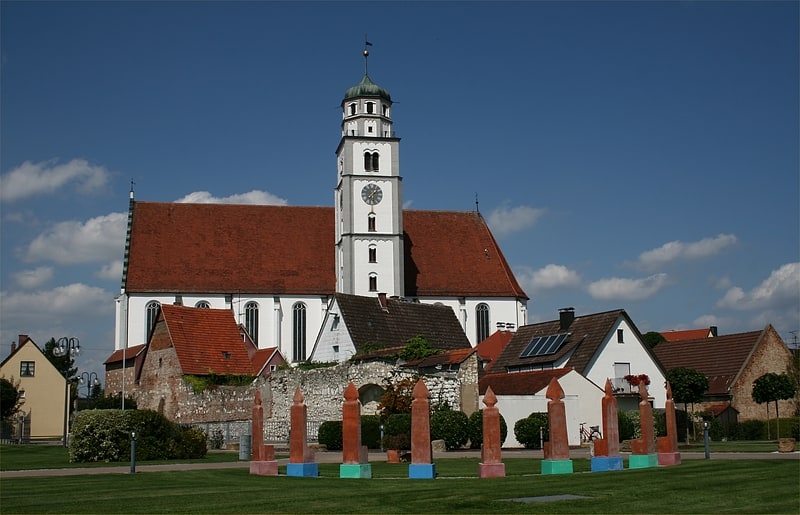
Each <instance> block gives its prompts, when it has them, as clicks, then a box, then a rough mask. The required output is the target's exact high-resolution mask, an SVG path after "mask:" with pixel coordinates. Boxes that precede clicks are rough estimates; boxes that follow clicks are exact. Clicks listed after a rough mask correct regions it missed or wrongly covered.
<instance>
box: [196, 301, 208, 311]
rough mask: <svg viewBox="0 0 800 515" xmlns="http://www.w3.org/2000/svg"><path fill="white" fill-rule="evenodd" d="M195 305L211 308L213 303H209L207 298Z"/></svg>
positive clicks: (201, 307)
mask: <svg viewBox="0 0 800 515" xmlns="http://www.w3.org/2000/svg"><path fill="white" fill-rule="evenodd" d="M194 307H196V308H200V309H211V304H209V303H208V301H207V300H201V301H200V302H198V303H197V304H195V305H194Z"/></svg>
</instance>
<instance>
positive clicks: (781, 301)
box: [717, 263, 800, 311]
mask: <svg viewBox="0 0 800 515" xmlns="http://www.w3.org/2000/svg"><path fill="white" fill-rule="evenodd" d="M798 292H800V263H786V264H785V265H783V266H781V267H780V268H778V269H777V270H773V271H772V273H770V275H769V277H767V278H766V279H764V281H762V282H761V284H759V285H758V286H756V287H755V288H753V289H752V290H750V291H749V292H746V291H744V290H743V289H742V288H740V287H738V286H734V287H733V288H731V289H729V290H728V291H727V292H726V293H725V296H724V297H722V298H721V299H720V300H719V301H718V302H717V307H719V308H723V309H734V310H738V311H749V310H761V309H772V308H781V307H785V306H791V305H795V306H796V305H797V302H798V300H800V299H799V295H800V294H798Z"/></svg>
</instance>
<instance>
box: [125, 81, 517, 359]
mask: <svg viewBox="0 0 800 515" xmlns="http://www.w3.org/2000/svg"><path fill="white" fill-rule="evenodd" d="M341 111H342V113H341V132H340V140H339V145H338V147H337V149H336V162H335V165H336V166H335V167H336V175H335V176H332V177H331V181H330V183H329V186H331V187H333V189H334V194H335V195H334V197H335V202H334V205H333V206H330V207H303V206H283V205H281V206H279V205H232V204H193V203H164V202H141V201H138V200H134V195H133V191H131V198H130V203H129V214H128V232H127V240H126V248H125V256H124V264H123V273H122V286H121V292H120V295H119V296H118V297H117V299H116V332H115V350H117V351H119V350H122V349H125V348H131V347H135V346H138V345H141V344H143V343H145V342H147V341H148V338H149V337H150V333H151V332H152V329H153V326H154V325H155V323H156V319H157V316H158V313H159V306H162V305H172V304H179V305H183V306H189V307H200V308H214V309H224V310H229V311H230V312H232V313H233V316H234V319H235V322H236V323H237V324H241V325H242V326H243V327H244V328H245V330H246V332H247V334H248V336H249V337H250V338H251V339H252V340H253V342H255V344H256V345H257V347H258V348H259V349H268V348H277V349H278V350H279V352H280V353H281V354H282V355H284V356H286V357H287V359H288V360H289V361H290V362H292V363H298V362H301V361H304V360H307V359H308V358H309V357H310V356H311V351H312V347H313V345H314V343H315V341H316V338H317V336H318V334H319V333H320V328H322V327H323V323H324V320H326V317H327V310H328V309H329V305H330V304H331V302H332V300H333V298H334V295H335V294H337V293H342V294H347V295H357V296H364V297H372V298H375V297H377V295H378V294H379V293H383V294H386V296H387V297H389V298H396V299H405V300H408V301H410V302H412V303H416V302H419V303H426V304H440V305H443V306H446V307H448V308H450V309H451V310H452V312H453V313H455V316H456V319H457V321H458V323H459V325H460V326H461V330H462V332H463V333H465V334H466V335H467V338H468V340H469V342H470V343H471V345H472V346H475V345H477V343H478V342H480V341H482V340H484V339H485V338H487V337H488V336H489V334H490V329H491V328H492V327H493V326H494V324H495V323H496V322H497V321H503V322H512V323H514V324H515V325H524V324H525V323H526V318H527V311H526V310H527V300H528V296H527V295H526V294H525V292H524V291H523V289H522V288H521V286H520V285H519V282H518V281H517V279H516V277H515V276H514V273H513V271H512V270H511V267H510V265H509V264H508V262H507V261H506V259H505V257H504V256H503V252H502V251H501V249H500V246H499V245H498V243H497V241H496V240H495V238H494V236H493V235H492V233H491V231H490V230H489V227H488V225H487V223H486V220H485V219H484V218H483V216H481V214H480V212H478V211H477V209H476V210H475V211H472V212H455V211H426V210H408V209H404V208H403V197H402V187H401V186H402V181H403V177H402V176H401V175H400V167H399V162H400V161H399V154H400V138H399V137H397V135H396V133H395V131H394V127H393V119H392V114H393V104H392V99H391V95H390V94H389V92H388V91H387V90H385V89H384V88H382V87H380V86H378V85H377V84H375V83H374V82H373V81H372V80H371V79H370V78H369V77H368V76H366V75H365V76H364V78H363V79H362V81H361V82H360V83H359V84H357V85H355V86H353V87H351V88H349V89H347V90H346V92H345V95H344V98H343V99H342V103H341ZM408 180H412V181H413V180H417V181H421V180H424V178H419V177H417V176H415V175H414V171H413V170H412V171H411V173H410V174H409V176H408ZM313 187H316V186H313ZM319 187H321V188H323V189H324V188H325V186H324V185H322V186H319ZM341 352H344V348H342V349H341ZM315 359H316V357H315Z"/></svg>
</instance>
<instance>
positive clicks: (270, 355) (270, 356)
mask: <svg viewBox="0 0 800 515" xmlns="http://www.w3.org/2000/svg"><path fill="white" fill-rule="evenodd" d="M276 358H277V359H276ZM251 361H252V363H253V370H254V371H255V373H256V375H261V374H262V373H263V372H264V370H265V368H266V366H267V364H269V363H270V362H271V361H279V362H280V363H273V364H274V365H281V364H283V363H285V362H286V360H285V359H283V356H281V353H280V351H279V350H278V348H277V347H269V348H267V349H258V350H257V351H256V352H255V354H253V357H252V359H251Z"/></svg>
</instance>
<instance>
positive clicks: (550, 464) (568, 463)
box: [542, 460, 572, 474]
mask: <svg viewBox="0 0 800 515" xmlns="http://www.w3.org/2000/svg"><path fill="white" fill-rule="evenodd" d="M542 474H572V460H542Z"/></svg>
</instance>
